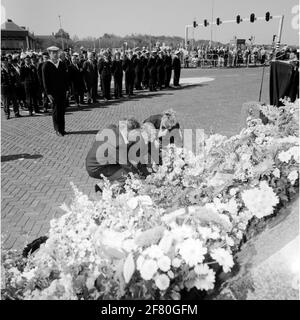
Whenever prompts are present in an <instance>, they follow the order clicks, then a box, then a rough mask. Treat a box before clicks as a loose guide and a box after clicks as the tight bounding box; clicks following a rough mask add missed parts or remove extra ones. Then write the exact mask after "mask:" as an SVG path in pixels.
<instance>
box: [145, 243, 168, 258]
mask: <svg viewBox="0 0 300 320" xmlns="http://www.w3.org/2000/svg"><path fill="white" fill-rule="evenodd" d="M143 254H144V255H148V256H149V257H150V258H152V259H158V258H160V257H162V256H163V255H164V253H163V252H162V250H161V248H160V247H159V246H157V245H152V246H151V247H149V248H147V249H146V250H144V252H143Z"/></svg>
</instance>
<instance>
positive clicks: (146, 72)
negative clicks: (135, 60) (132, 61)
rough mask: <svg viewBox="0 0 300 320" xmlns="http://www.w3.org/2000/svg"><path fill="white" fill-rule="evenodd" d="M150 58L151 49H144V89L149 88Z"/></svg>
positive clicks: (142, 59)
mask: <svg viewBox="0 0 300 320" xmlns="http://www.w3.org/2000/svg"><path fill="white" fill-rule="evenodd" d="M148 60H149V51H146V50H144V51H143V55H142V57H141V61H142V68H143V77H142V83H143V88H144V89H148V88H149V70H148Z"/></svg>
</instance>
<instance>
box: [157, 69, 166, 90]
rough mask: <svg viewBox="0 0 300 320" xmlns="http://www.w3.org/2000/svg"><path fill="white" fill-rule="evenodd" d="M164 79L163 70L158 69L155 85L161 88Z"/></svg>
mask: <svg viewBox="0 0 300 320" xmlns="http://www.w3.org/2000/svg"><path fill="white" fill-rule="evenodd" d="M164 80H165V75H164V72H162V71H158V72H157V86H158V88H160V89H161V88H162V85H163V84H164Z"/></svg>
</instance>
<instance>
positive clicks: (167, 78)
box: [165, 68, 172, 88]
mask: <svg viewBox="0 0 300 320" xmlns="http://www.w3.org/2000/svg"><path fill="white" fill-rule="evenodd" d="M171 74H172V69H171V68H166V69H165V87H166V88H168V87H169V86H170V81H171Z"/></svg>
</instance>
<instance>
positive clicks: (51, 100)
mask: <svg viewBox="0 0 300 320" xmlns="http://www.w3.org/2000/svg"><path fill="white" fill-rule="evenodd" d="M48 99H49V101H50V103H53V101H54V98H53V96H52V95H51V94H48Z"/></svg>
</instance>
